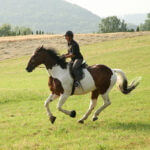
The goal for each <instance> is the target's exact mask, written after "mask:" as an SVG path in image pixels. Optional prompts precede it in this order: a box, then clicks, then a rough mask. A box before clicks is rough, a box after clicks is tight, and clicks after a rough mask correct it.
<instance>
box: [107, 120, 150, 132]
mask: <svg viewBox="0 0 150 150" xmlns="http://www.w3.org/2000/svg"><path fill="white" fill-rule="evenodd" d="M109 128H111V129H113V130H114V129H117V130H118V129H121V130H135V131H142V130H143V131H150V124H148V123H142V122H114V123H111V124H109Z"/></svg>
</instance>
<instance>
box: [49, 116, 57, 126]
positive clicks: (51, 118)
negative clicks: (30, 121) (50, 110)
mask: <svg viewBox="0 0 150 150" xmlns="http://www.w3.org/2000/svg"><path fill="white" fill-rule="evenodd" d="M49 120H50V122H51V123H52V124H54V122H55V120H56V117H55V116H51V117H50V118H49Z"/></svg>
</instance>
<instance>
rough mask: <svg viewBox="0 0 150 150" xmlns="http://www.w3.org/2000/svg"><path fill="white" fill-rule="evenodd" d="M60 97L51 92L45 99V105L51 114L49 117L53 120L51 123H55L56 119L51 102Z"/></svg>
mask: <svg viewBox="0 0 150 150" xmlns="http://www.w3.org/2000/svg"><path fill="white" fill-rule="evenodd" d="M57 97H58V95H56V94H50V95H49V97H48V98H47V99H46V101H45V107H46V110H47V113H48V116H49V119H50V121H51V123H54V122H55V120H56V117H55V116H53V114H52V112H51V111H50V109H49V103H50V102H52V101H53V100H54V99H56V98H57Z"/></svg>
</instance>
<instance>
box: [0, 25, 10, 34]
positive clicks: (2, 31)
mask: <svg viewBox="0 0 150 150" xmlns="http://www.w3.org/2000/svg"><path fill="white" fill-rule="evenodd" d="M10 35H12V31H11V25H10V24H3V25H2V26H1V27H0V36H10Z"/></svg>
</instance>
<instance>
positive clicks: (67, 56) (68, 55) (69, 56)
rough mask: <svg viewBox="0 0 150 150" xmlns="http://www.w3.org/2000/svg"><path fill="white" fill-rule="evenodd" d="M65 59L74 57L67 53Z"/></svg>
mask: <svg viewBox="0 0 150 150" xmlns="http://www.w3.org/2000/svg"><path fill="white" fill-rule="evenodd" d="M65 57H66V58H72V57H74V55H73V53H68V54H66V55H65Z"/></svg>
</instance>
